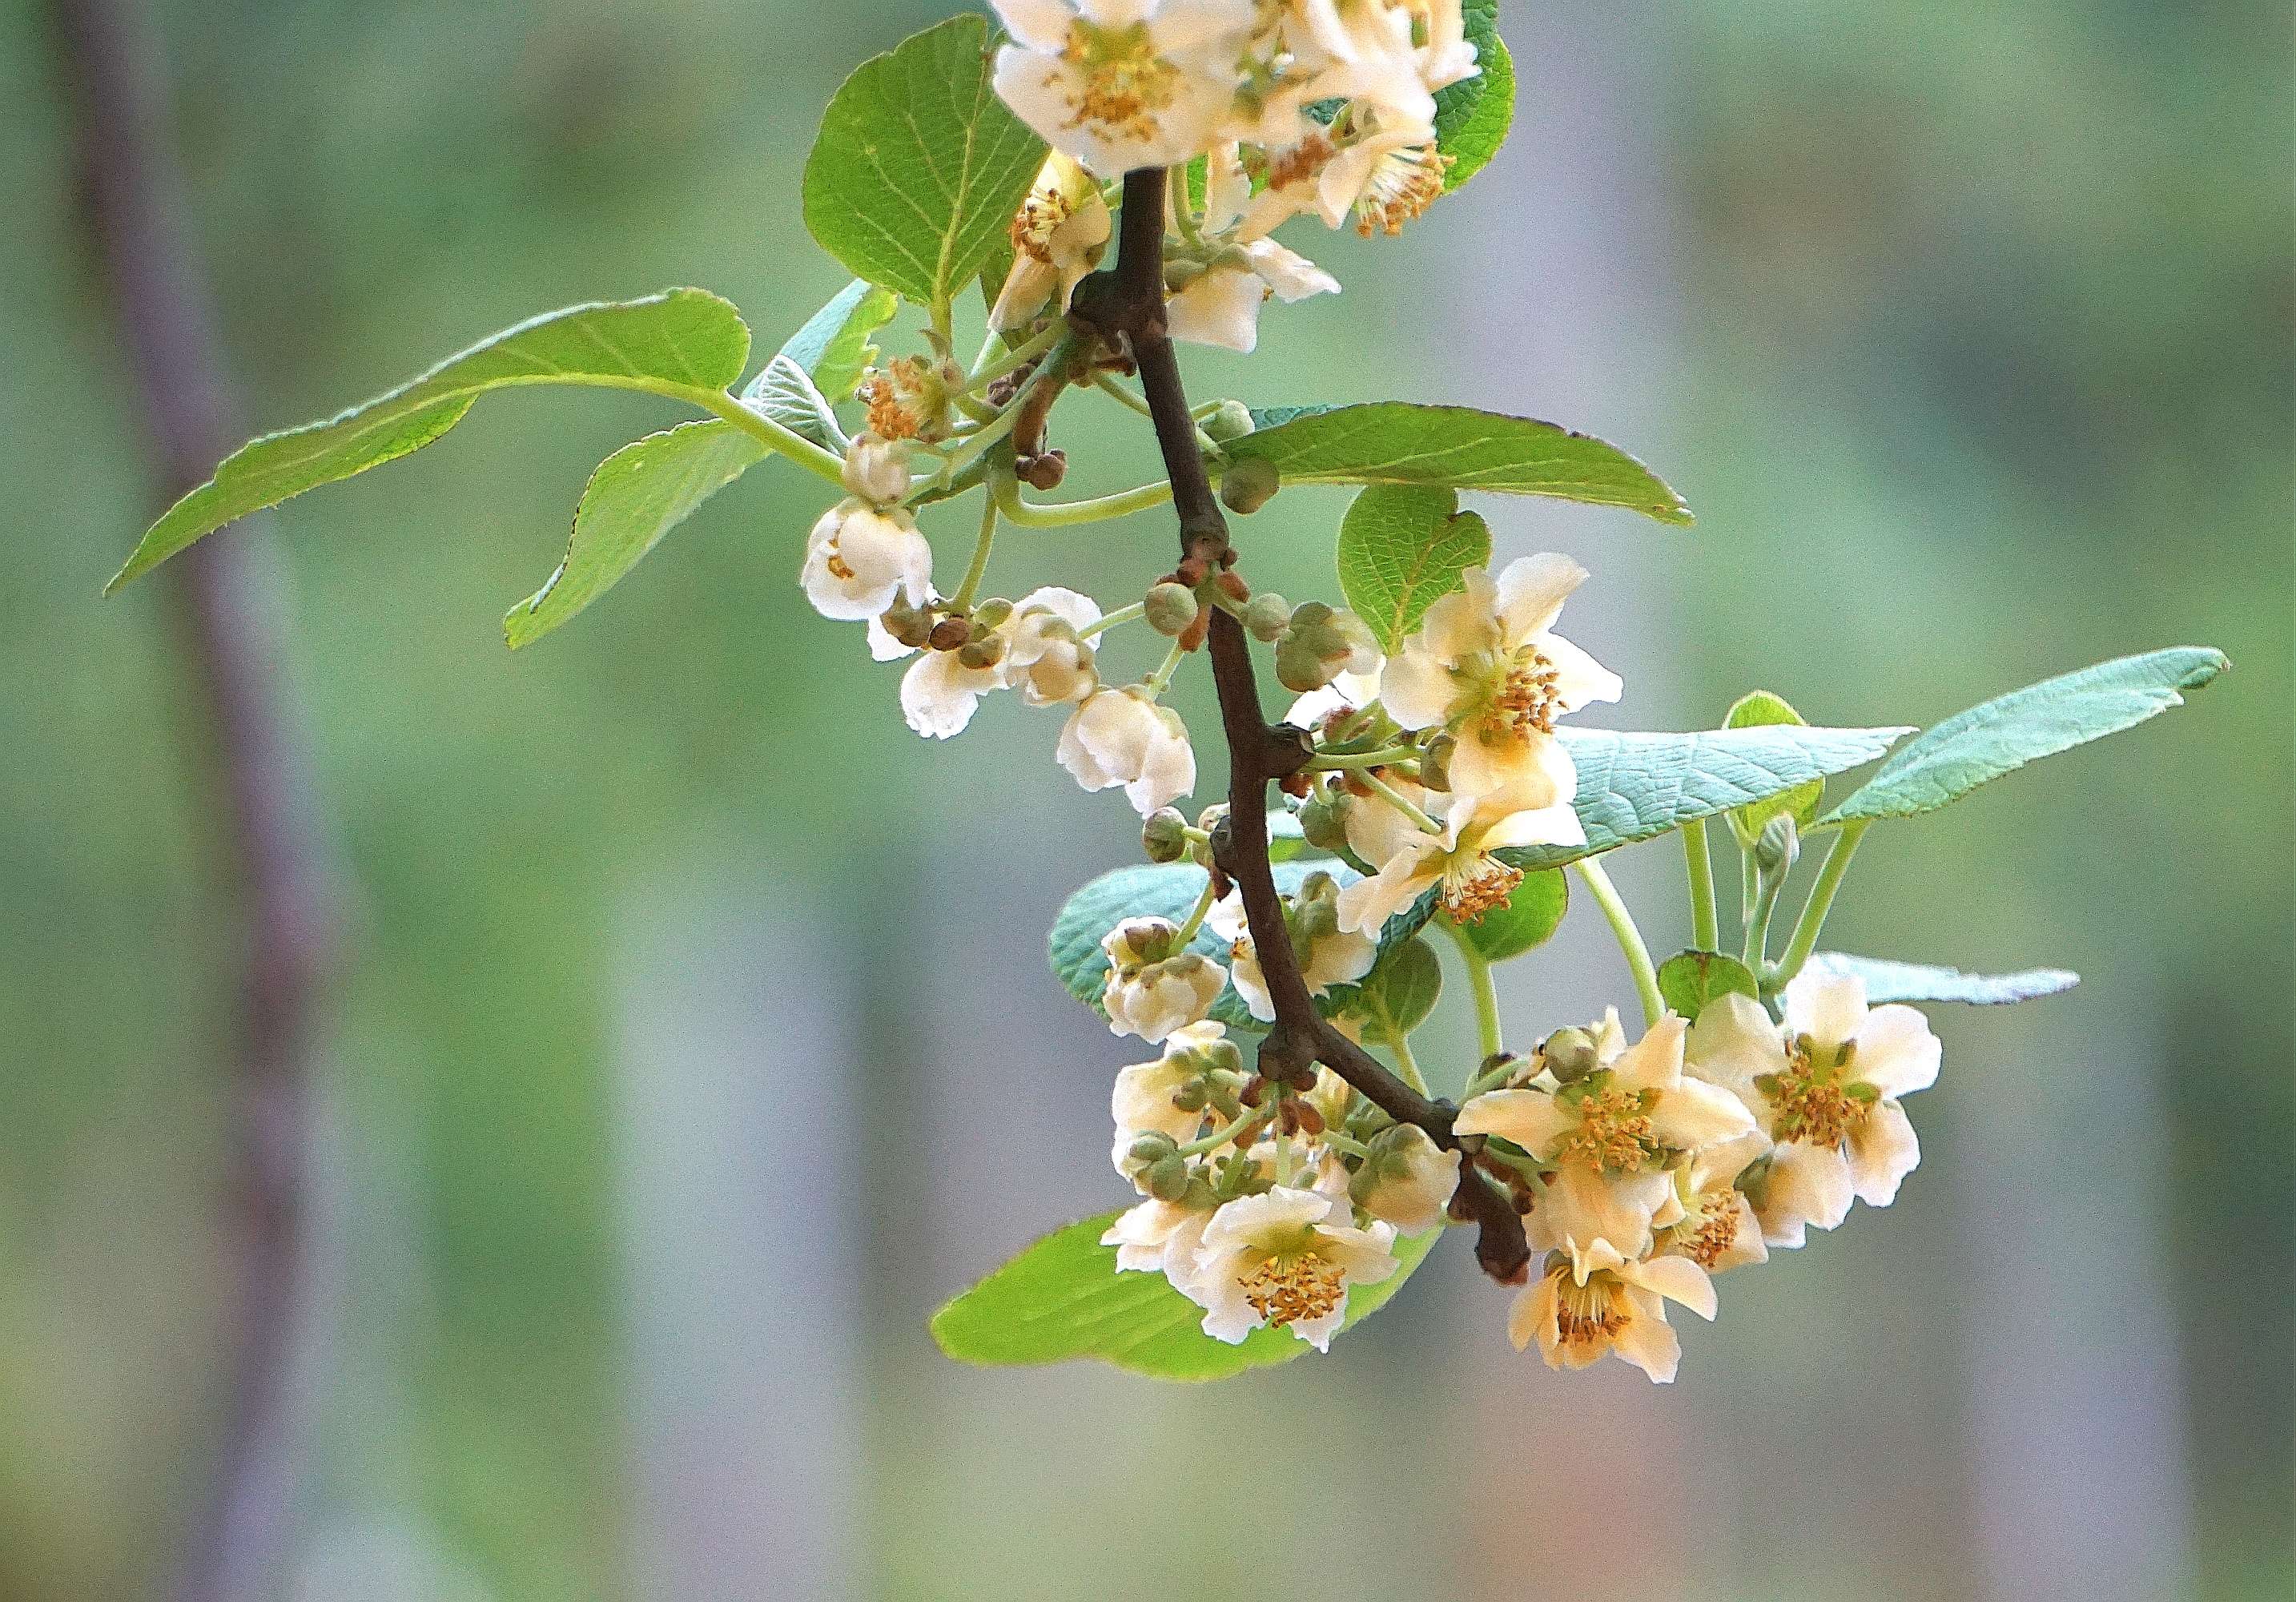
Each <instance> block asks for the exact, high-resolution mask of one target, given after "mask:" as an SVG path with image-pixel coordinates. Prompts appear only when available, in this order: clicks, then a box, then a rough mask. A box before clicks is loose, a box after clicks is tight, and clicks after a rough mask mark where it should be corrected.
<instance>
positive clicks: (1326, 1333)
mask: <svg viewBox="0 0 2296 1602" xmlns="http://www.w3.org/2000/svg"><path fill="white" fill-rule="evenodd" d="M1334 1212H1337V1213H1338V1214H1339V1221H1336V1222H1335V1221H1333V1213H1334ZM1347 1216H1348V1214H1347V1213H1346V1212H1345V1210H1344V1209H1342V1208H1340V1207H1338V1206H1337V1205H1336V1204H1335V1203H1334V1202H1333V1198H1332V1197H1331V1196H1329V1195H1324V1194H1322V1193H1320V1192H1317V1191H1313V1190H1297V1189H1293V1188H1292V1187H1288V1186H1277V1187H1275V1189H1273V1190H1270V1191H1267V1192H1266V1193H1264V1194H1262V1195H1249V1196H1239V1197H1237V1198H1236V1199H1235V1200H1234V1201H1232V1202H1228V1203H1226V1204H1223V1205H1222V1206H1221V1207H1220V1210H1219V1211H1218V1212H1215V1213H1214V1214H1212V1219H1211V1222H1210V1223H1209V1224H1207V1225H1205V1226H1204V1236H1203V1244H1202V1245H1201V1246H1199V1247H1198V1248H1197V1250H1196V1261H1195V1271H1194V1274H1193V1277H1192V1279H1191V1282H1190V1283H1189V1284H1186V1285H1181V1286H1178V1288H1179V1289H1180V1290H1181V1291H1182V1292H1183V1293H1185V1294H1186V1295H1187V1296H1188V1297H1189V1299H1190V1300H1192V1301H1193V1302H1195V1303H1196V1305H1198V1306H1199V1307H1201V1308H1202V1309H1203V1310H1204V1325H1203V1327H1204V1333H1205V1334H1206V1335H1210V1336H1211V1337H1212V1338H1213V1339H1214V1340H1219V1341H1226V1342H1228V1343H1230V1344H1234V1343H1237V1342H1239V1341H1242V1339H1243V1337H1244V1336H1246V1335H1250V1334H1251V1332H1252V1331H1253V1330H1255V1329H1257V1328H1259V1327H1260V1326H1261V1325H1263V1324H1267V1325H1271V1326H1274V1327H1278V1328H1288V1329H1290V1330H1291V1331H1292V1334H1293V1335H1298V1336H1299V1337H1300V1339H1301V1340H1303V1341H1306V1342H1307V1343H1308V1344H1310V1345H1312V1346H1313V1347H1315V1348H1316V1351H1324V1350H1326V1349H1328V1348H1329V1346H1330V1345H1331V1342H1332V1336H1333V1335H1334V1334H1336V1333H1337V1332H1338V1330H1339V1327H1340V1323H1341V1320H1342V1319H1344V1318H1345V1317H1346V1316H1347V1305H1348V1286H1350V1285H1376V1284H1378V1283H1379V1282H1380V1281H1381V1280H1382V1279H1385V1278H1386V1277H1388V1276H1389V1275H1390V1274H1392V1273H1394V1272H1395V1270H1396V1267H1397V1264H1396V1261H1395V1259H1394V1258H1393V1257H1392V1256H1390V1254H1389V1252H1388V1248H1389V1247H1390V1245H1393V1244H1394V1242H1395V1231H1394V1230H1393V1229H1391V1228H1389V1227H1388V1226H1387V1225H1385V1224H1378V1223H1375V1224H1374V1225H1373V1226H1372V1227H1371V1228H1368V1229H1357V1228H1354V1227H1353V1226H1352V1225H1349V1223H1347V1222H1346V1221H1345V1220H1346V1218H1347ZM1176 1284H1177V1282H1176Z"/></svg>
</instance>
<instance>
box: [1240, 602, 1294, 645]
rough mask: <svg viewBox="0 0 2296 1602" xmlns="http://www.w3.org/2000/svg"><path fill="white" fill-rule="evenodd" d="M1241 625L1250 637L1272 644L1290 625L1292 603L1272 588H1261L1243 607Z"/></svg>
mask: <svg viewBox="0 0 2296 1602" xmlns="http://www.w3.org/2000/svg"><path fill="white" fill-rule="evenodd" d="M1243 626H1244V628H1246V629H1247V630H1248V631H1249V632H1250V633H1251V637H1252V638H1254V639H1256V640H1259V641H1260V642H1261V643H1262V644H1264V645H1274V644H1275V642H1276V641H1277V640H1280V639H1282V638H1283V631H1284V630H1285V629H1286V628H1291V627H1292V603H1291V602H1289V601H1287V600H1285V599H1284V598H1283V596H1279V595H1277V594H1276V593H1275V591H1274V590H1272V589H1270V590H1262V591H1260V592H1259V594H1258V595H1256V596H1252V597H1251V603H1250V604H1248V605H1246V606H1245V607H1244V609H1243Z"/></svg>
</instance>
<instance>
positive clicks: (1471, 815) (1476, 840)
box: [1339, 780, 1587, 934]
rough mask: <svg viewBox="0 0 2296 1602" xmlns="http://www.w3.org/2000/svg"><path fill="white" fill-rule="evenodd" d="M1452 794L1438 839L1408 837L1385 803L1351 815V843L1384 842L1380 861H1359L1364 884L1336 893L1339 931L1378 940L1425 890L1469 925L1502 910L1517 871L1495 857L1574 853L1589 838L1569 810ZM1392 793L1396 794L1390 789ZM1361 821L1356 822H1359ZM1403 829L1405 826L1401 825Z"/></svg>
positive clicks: (1411, 832) (1377, 801)
mask: <svg viewBox="0 0 2296 1602" xmlns="http://www.w3.org/2000/svg"><path fill="white" fill-rule="evenodd" d="M1454 785H1455V793H1454V795H1453V797H1452V801H1451V805H1450V807H1449V809H1448V811H1447V817H1446V819H1445V821H1444V822H1443V824H1442V831H1441V833H1439V834H1428V833H1427V832H1426V831H1425V830H1423V829H1421V828H1418V827H1417V826H1415V825H1411V826H1409V827H1408V829H1407V831H1406V828H1403V827H1398V826H1396V824H1395V823H1394V822H1393V821H1391V820H1390V819H1388V818H1385V817H1382V816H1381V814H1382V813H1383V812H1384V813H1395V814H1396V815H1397V816H1398V817H1402V816H1403V815H1402V814H1401V813H1400V812H1398V809H1396V808H1394V807H1392V806H1390V805H1389V804H1388V803H1387V802H1386V801H1385V800H1384V798H1382V797H1380V796H1376V795H1374V796H1372V797H1369V798H1367V799H1364V800H1359V801H1357V803H1356V804H1355V805H1353V806H1351V807H1349V809H1348V815H1347V830H1348V839H1349V842H1350V844H1353V843H1354V842H1355V841H1356V840H1357V837H1358V835H1361V836H1364V837H1365V838H1367V839H1371V838H1375V837H1379V836H1384V838H1382V839H1379V840H1378V843H1380V844H1382V845H1385V846H1387V847H1388V848H1389V854H1387V855H1385V856H1373V855H1370V854H1368V853H1362V852H1361V848H1360V847H1358V848H1357V850H1358V852H1359V854H1362V855H1363V857H1364V860H1365V861H1366V862H1371V863H1374V864H1375V865H1376V867H1377V869H1378V871H1377V872H1375V873H1374V874H1373V875H1372V876H1371V877H1370V878H1368V879H1358V880H1357V881H1356V882H1355V883H1352V884H1350V885H1349V886H1348V887H1347V888H1346V889H1344V890H1342V891H1340V906H1339V916H1340V927H1341V928H1342V929H1357V930H1361V931H1363V932H1365V933H1367V934H1369V933H1376V932H1378V931H1379V929H1380V928H1381V927H1382V925H1384V924H1386V922H1387V920H1388V919H1390V918H1391V917H1393V916H1395V915H1396V914H1398V913H1399V912H1401V911H1403V910H1404V909H1405V908H1407V907H1409V906H1410V905H1411V904H1412V903H1413V902H1414V901H1416V900H1418V899H1419V898H1420V897H1421V896H1422V895H1423V894H1425V893H1426V892H1427V891H1429V890H1431V889H1433V890H1439V894H1440V898H1441V906H1442V908H1443V911H1444V912H1445V913H1446V914H1447V916H1449V917H1451V918H1452V919H1453V920H1454V921H1455V922H1457V923H1463V924H1471V923H1473V922H1474V921H1475V920H1476V919H1478V918H1480V917H1481V916H1483V915H1484V914H1485V913H1487V912H1493V911H1496V910H1497V909H1498V908H1502V907H1505V905H1506V904H1507V900H1508V898H1509V897H1511V896H1512V895H1513V893H1514V887H1515V886H1516V885H1518V884H1520V883H1522V870H1521V868H1519V867H1513V866H1512V865H1511V864H1509V863H1506V862H1505V861H1503V860H1501V859H1499V858H1498V857H1497V856H1496V855H1495V854H1494V853H1496V852H1497V851H1500V850H1505V849H1506V848H1508V847H1511V846H1529V845H1550V844H1563V845H1577V844H1581V843H1583V842H1585V840H1586V838H1587V836H1586V833H1585V831H1584V829H1583V828H1582V827H1581V826H1580V825H1579V817H1578V814H1577V813H1575V812H1573V811H1572V810H1571V809H1570V807H1569V806H1568V805H1558V806H1547V807H1536V808H1525V807H1519V806H1517V805H1516V804H1515V803H1514V801H1513V798H1512V797H1509V796H1506V795H1504V794H1492V795H1482V796H1475V797H1472V798H1469V797H1463V796H1460V795H1458V794H1457V793H1456V780H1455V781H1454ZM1390 787H1391V788H1392V787H1396V786H1394V785H1392V784H1391V782H1390ZM1359 819H1360V821H1358V820H1359ZM1405 821H1406V824H1408V823H1409V820H1408V819H1407V818H1406V820H1405Z"/></svg>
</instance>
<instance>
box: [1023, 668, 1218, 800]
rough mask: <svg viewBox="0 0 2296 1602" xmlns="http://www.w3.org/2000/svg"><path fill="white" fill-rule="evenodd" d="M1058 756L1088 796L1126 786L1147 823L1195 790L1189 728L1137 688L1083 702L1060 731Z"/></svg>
mask: <svg viewBox="0 0 2296 1602" xmlns="http://www.w3.org/2000/svg"><path fill="white" fill-rule="evenodd" d="M1056 755H1057V756H1058V759H1059V760H1060V764H1061V766H1062V767H1063V768H1067V769H1068V770H1069V773H1070V775H1071V776H1073V777H1074V778H1075V779H1076V782H1077V783H1078V784H1079V785H1083V786H1084V787H1085V788H1086V789H1087V790H1106V789H1109V788H1111V786H1113V785H1123V786H1124V793H1125V796H1126V797H1127V798H1128V800H1129V801H1131V802H1132V805H1133V808H1134V809H1135V810H1136V811H1137V812H1138V813H1139V814H1140V816H1141V817H1148V816H1149V815H1150V814H1152V813H1153V812H1154V811H1155V810H1156V809H1158V808H1160V807H1168V806H1169V805H1171V804H1172V802H1173V801H1176V800H1177V799H1178V798H1179V797H1181V796H1183V795H1185V794H1186V793H1188V792H1189V791H1191V790H1193V789H1194V788H1195V787H1196V753H1195V751H1194V749H1193V747H1192V746H1190V745H1189V743H1188V730H1187V726H1186V725H1185V724H1184V723H1182V722H1181V721H1180V718H1179V714H1178V713H1177V712H1175V711H1171V710H1170V709H1169V708H1168V707H1161V706H1159V705H1157V704H1156V701H1155V698H1154V697H1153V696H1152V695H1151V694H1149V692H1148V691H1147V690H1146V689H1145V688H1144V687H1143V686H1139V685H1128V686H1125V687H1123V688H1122V689H1113V690H1111V689H1103V690H1095V691H1094V692H1093V693H1092V694H1089V695H1087V697H1085V700H1084V702H1083V703H1082V704H1081V705H1079V706H1078V708H1077V710H1076V711H1073V712H1071V713H1070V714H1069V720H1068V723H1067V724H1066V725H1065V726H1064V727H1062V730H1061V743H1060V748H1059V751H1058V752H1057V753H1056Z"/></svg>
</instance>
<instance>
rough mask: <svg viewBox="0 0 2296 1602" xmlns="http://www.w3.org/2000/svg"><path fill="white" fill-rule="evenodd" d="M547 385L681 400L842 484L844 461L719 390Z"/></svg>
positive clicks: (629, 383)
mask: <svg viewBox="0 0 2296 1602" xmlns="http://www.w3.org/2000/svg"><path fill="white" fill-rule="evenodd" d="M535 382H543V381H541V380H537V381H535ZM548 382H552V383H562V384H579V385H582V386H584V387H586V388H589V389H596V390H637V391H639V392H640V393H642V394H646V395H660V396H661V397H663V398H665V399H669V400H682V401H684V402H685V403H686V404H687V405H688V406H693V407H701V409H702V410H703V411H705V412H708V413H710V414H711V415H714V416H717V417H718V418H721V419H723V420H724V421H726V422H727V423H732V424H733V425H734V427H735V428H738V429H740V430H741V431H742V432H743V433H745V434H748V435H749V436H750V438H751V439H753V440H757V441H758V443H759V444H761V445H763V446H765V447H766V448H767V449H769V450H775V451H778V452H780V453H781V454H782V455H783V456H787V457H788V458H789V459H790V460H791V461H792V462H795V463H797V464H799V465H800V466H802V467H806V468H808V469H810V470H811V471H813V472H817V473H819V474H820V475H821V476H822V477H823V478H824V479H827V480H829V481H831V482H832V483H837V484H842V483H843V482H844V481H845V459H844V458H843V457H842V456H839V455H838V454H837V453H836V452H835V451H833V450H829V449H825V448H823V447H821V446H818V445H816V444H815V443H814V442H813V441H812V440H808V439H807V438H806V437H805V436H804V435H803V434H800V433H799V432H798V431H795V430H794V429H789V428H784V427H783V426H782V425H781V424H780V423H775V421H774V420H773V419H772V418H770V417H768V416H766V415H764V414H763V413H761V412H757V411H753V410H751V409H750V407H746V406H744V405H742V403H741V402H740V401H739V400H736V399H735V398H734V397H733V396H731V395H729V394H727V393H726V391H725V390H709V389H704V388H703V387H701V385H700V384H680V383H670V382H667V381H665V380H660V379H651V378H612V377H606V376H603V375H600V376H590V375H577V374H554V375H553V377H551V378H550V379H549V380H548Z"/></svg>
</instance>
